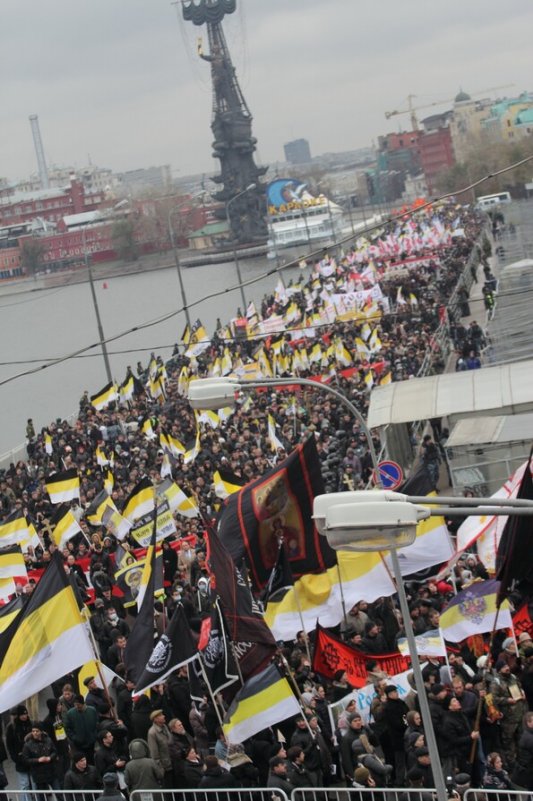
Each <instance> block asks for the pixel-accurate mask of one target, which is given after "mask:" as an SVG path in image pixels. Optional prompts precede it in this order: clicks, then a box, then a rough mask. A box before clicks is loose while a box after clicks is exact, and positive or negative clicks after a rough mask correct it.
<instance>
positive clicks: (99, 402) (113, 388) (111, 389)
mask: <svg viewBox="0 0 533 801" xmlns="http://www.w3.org/2000/svg"><path fill="white" fill-rule="evenodd" d="M90 400H91V406H94V408H95V409H96V410H97V411H98V412H99V411H101V410H102V409H105V408H106V406H109V404H110V403H112V402H113V401H116V400H118V388H117V385H116V384H114V383H113V381H110V382H109V384H106V385H105V387H104V388H103V389H101V390H100V392H97V393H96V395H91V398H90Z"/></svg>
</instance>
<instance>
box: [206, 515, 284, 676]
mask: <svg viewBox="0 0 533 801" xmlns="http://www.w3.org/2000/svg"><path fill="white" fill-rule="evenodd" d="M206 539H207V563H208V566H209V572H210V574H211V589H212V591H214V593H216V595H217V596H218V598H219V599H220V602H221V606H222V611H223V613H224V618H225V620H226V624H227V631H228V637H229V639H230V640H231V642H232V643H233V649H234V653H235V655H236V656H237V659H238V661H239V666H240V670H241V674H242V676H243V678H244V679H247V678H248V677H249V676H252V675H254V673H257V672H258V671H259V670H261V669H262V668H264V667H265V665H266V664H267V663H268V662H269V661H270V659H271V658H272V656H273V655H274V653H275V652H276V649H277V646H276V641H275V640H274V637H273V635H272V632H271V631H270V629H269V628H268V626H267V624H266V623H265V621H264V620H263V616H262V614H261V611H260V609H259V606H258V605H257V602H256V601H255V599H254V598H253V596H252V593H251V591H250V587H249V586H248V582H247V580H246V578H245V575H244V573H243V571H242V570H240V569H239V568H238V567H237V566H236V565H235V564H234V563H233V560H232V558H231V556H230V555H229V553H228V551H227V550H226V548H225V547H224V545H223V544H222V543H221V541H220V539H219V538H218V537H217V535H216V534H215V532H214V531H212V530H210V529H208V530H207V531H206Z"/></svg>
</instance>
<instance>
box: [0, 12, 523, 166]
mask: <svg viewBox="0 0 533 801" xmlns="http://www.w3.org/2000/svg"><path fill="white" fill-rule="evenodd" d="M224 25H225V30H226V36H227V39H228V42H229V45H230V48H231V52H232V55H233V59H234V63H235V66H236V68H237V72H238V76H239V79H240V81H241V86H242V88H243V91H244V93H245V96H246V99H247V101H248V104H249V106H250V109H251V111H252V114H253V116H254V133H255V136H256V137H257V139H258V142H259V144H258V148H259V155H258V160H259V161H260V162H262V163H268V162H272V161H277V160H282V159H283V144H284V142H287V141H289V140H290V139H293V138H299V137H305V138H307V139H308V140H309V142H310V145H311V152H312V154H313V155H318V154H320V153H324V152H326V151H340V150H349V149H354V148H358V147H364V146H367V145H370V144H371V143H372V141H373V140H376V138H377V136H378V135H380V134H383V133H386V132H388V131H393V130H398V129H399V128H400V127H401V128H402V129H406V128H408V126H409V117H408V115H403V116H398V117H395V118H393V119H391V120H390V121H387V120H386V119H385V116H384V113H385V111H386V110H391V109H397V108H406V104H407V95H408V94H410V93H411V94H415V95H417V98H416V101H415V102H416V103H417V104H419V105H424V104H429V103H431V102H434V101H440V100H447V99H449V98H453V97H454V95H455V94H456V93H457V92H458V91H459V89H460V88H461V87H462V88H463V89H464V90H465V91H468V92H471V93H477V92H482V90H487V89H489V88H490V87H498V86H501V85H503V84H514V86H512V87H508V88H506V89H502V90H500V91H497V92H495V93H493V95H492V96H501V95H505V94H506V95H508V96H510V95H513V94H518V93H519V92H520V91H523V90H525V89H527V90H533V49H532V47H531V32H532V31H533V4H532V3H531V0H507V2H501V0H446V2H442V3H434V2H430V0H403V2H401V3H400V2H397V0H394V1H393V0H377V1H376V0H375V1H374V2H369V3H366V2H362V0H238V10H237V12H236V13H235V14H233V15H232V16H231V17H227V18H226V21H225V23H224ZM200 30H201V29H198V28H195V27H194V26H193V25H192V24H191V23H187V24H186V23H185V22H183V20H182V19H181V7H180V5H171V4H170V3H169V2H168V0H76V1H75V2H73V0H45V1H44V2H43V0H0V31H1V33H0V37H1V48H0V68H1V73H2V88H1V90H0V101H1V102H0V177H2V176H6V177H8V178H9V179H16V178H22V177H25V176H28V175H29V174H30V173H32V172H35V171H36V160H35V155H34V150H33V143H32V138H31V131H30V126H29V122H28V116H29V115H30V114H32V113H35V114H38V115H39V120H40V125H41V134H42V137H43V142H44V148H45V154H46V158H47V162H48V164H49V165H51V164H57V165H61V166H64V165H75V166H80V167H81V166H83V165H85V164H86V163H87V160H88V158H89V156H90V158H91V160H92V162H93V163H94V164H98V165H100V166H106V167H110V168H111V169H113V170H115V171H120V170H127V169H134V168H137V167H148V166H151V165H159V164H167V163H168V164H170V165H171V166H172V169H173V171H174V175H175V176H176V177H179V176H180V175H188V174H191V173H196V172H216V170H217V168H216V163H215V162H214V161H213V159H212V158H211V139H212V137H211V131H210V128H209V125H210V116H211V88H210V81H209V65H208V64H206V63H205V62H202V61H200V60H199V59H198V57H197V55H196V37H197V35H198V34H199V32H200ZM205 39H206V37H205V32H204V41H205ZM483 94H484V95H487V94H488V92H486V91H484V92H483ZM480 96H481V95H480ZM445 107H446V106H445V105H444V106H440V107H437V108H435V109H434V108H431V107H430V108H428V109H425V110H422V111H421V112H420V117H424V116H426V115H429V114H430V113H432V112H433V111H437V110H443V109H444V108H445Z"/></svg>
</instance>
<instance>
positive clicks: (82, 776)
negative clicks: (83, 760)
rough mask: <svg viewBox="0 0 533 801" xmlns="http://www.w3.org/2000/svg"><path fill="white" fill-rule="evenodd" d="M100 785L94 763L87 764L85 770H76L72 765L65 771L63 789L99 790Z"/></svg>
mask: <svg viewBox="0 0 533 801" xmlns="http://www.w3.org/2000/svg"><path fill="white" fill-rule="evenodd" d="M101 786H102V782H101V779H100V776H99V775H98V771H97V770H96V768H95V767H94V765H87V767H86V768H85V770H78V769H77V767H76V765H73V766H72V767H71V769H70V770H67V772H66V773H65V778H64V781H63V789H64V790H99V789H100V788H101Z"/></svg>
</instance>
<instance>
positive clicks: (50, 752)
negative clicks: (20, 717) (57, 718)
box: [22, 723, 57, 790]
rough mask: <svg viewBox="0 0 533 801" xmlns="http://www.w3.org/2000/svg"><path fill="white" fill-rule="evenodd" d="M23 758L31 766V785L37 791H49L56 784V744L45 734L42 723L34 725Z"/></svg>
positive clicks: (25, 744) (24, 748)
mask: <svg viewBox="0 0 533 801" xmlns="http://www.w3.org/2000/svg"><path fill="white" fill-rule="evenodd" d="M22 757H23V759H24V760H25V762H26V763H27V764H28V765H29V768H30V775H31V783H32V786H33V787H34V788H35V789H36V790H48V789H49V788H51V787H52V786H53V784H54V779H55V765H54V762H55V760H56V758H57V754H56V750H55V748H54V744H53V742H52V740H51V739H50V737H49V736H48V735H47V734H45V733H44V731H43V729H42V725H41V724H40V723H33V724H32V727H31V732H30V734H29V736H28V737H27V738H26V742H25V743H24V747H23V749H22Z"/></svg>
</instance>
